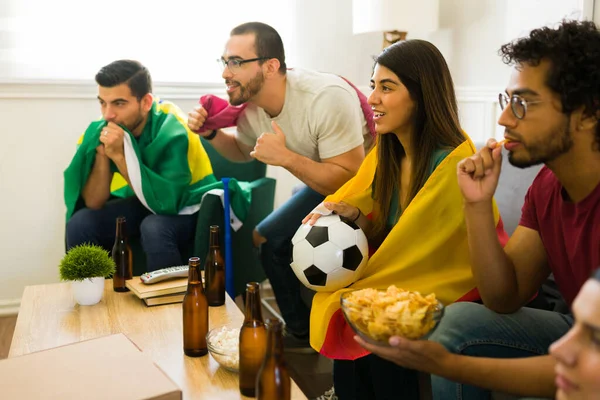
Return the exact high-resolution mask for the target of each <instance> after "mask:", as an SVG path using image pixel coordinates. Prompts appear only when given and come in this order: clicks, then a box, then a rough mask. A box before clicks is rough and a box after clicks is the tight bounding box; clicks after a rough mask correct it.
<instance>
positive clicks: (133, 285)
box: [125, 276, 188, 306]
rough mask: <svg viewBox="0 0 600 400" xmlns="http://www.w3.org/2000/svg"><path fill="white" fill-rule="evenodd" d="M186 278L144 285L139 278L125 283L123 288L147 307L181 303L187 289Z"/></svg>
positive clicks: (135, 277) (136, 277)
mask: <svg viewBox="0 0 600 400" xmlns="http://www.w3.org/2000/svg"><path fill="white" fill-rule="evenodd" d="M187 282H188V278H176V279H169V280H166V281H162V282H158V283H154V284H151V285H146V284H145V283H143V282H142V280H141V279H140V277H139V276H134V277H133V279H129V280H127V281H125V286H127V287H128V288H129V290H131V293H133V294H135V295H136V296H137V297H139V298H140V299H142V300H144V303H146V305H147V306H157V305H160V304H171V303H181V302H182V301H183V296H184V295H185V291H186V289H187Z"/></svg>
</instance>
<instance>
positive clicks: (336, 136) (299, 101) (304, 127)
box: [236, 68, 371, 161]
mask: <svg viewBox="0 0 600 400" xmlns="http://www.w3.org/2000/svg"><path fill="white" fill-rule="evenodd" d="M271 121H275V122H277V124H278V125H279V126H280V127H281V129H282V130H283V133H284V134H285V138H286V139H285V144H286V146H287V148H288V149H290V150H291V151H293V152H295V153H297V154H300V155H302V156H305V157H308V158H310V159H312V160H314V161H321V160H322V159H327V158H331V157H335V156H338V155H340V154H343V153H346V152H348V151H350V150H352V149H353V148H355V147H357V146H360V145H362V144H363V141H364V140H368V142H367V143H368V144H370V142H371V135H370V133H369V128H368V126H367V121H366V120H365V116H364V114H363V112H362V109H361V107H360V100H359V98H358V95H357V94H356V91H355V90H354V89H353V88H352V87H351V86H350V85H349V84H348V83H346V81H344V80H343V79H342V78H340V77H339V76H337V75H333V74H325V73H321V72H315V71H309V70H304V69H296V68H294V69H293V70H288V71H287V83H286V93H285V101H284V105H283V109H282V110H281V113H279V115H278V116H276V117H275V118H271V117H269V115H268V114H267V113H266V112H265V111H264V110H263V109H262V108H260V107H257V106H256V105H254V104H248V106H247V107H246V108H245V110H244V112H243V113H242V115H241V116H240V117H239V118H238V121H237V134H236V138H237V140H239V141H240V142H242V143H244V144H246V145H247V146H254V145H255V144H256V139H257V138H258V137H259V136H260V135H261V134H263V133H264V132H273V128H272V127H271ZM363 136H364V140H363ZM367 143H366V144H367Z"/></svg>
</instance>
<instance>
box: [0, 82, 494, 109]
mask: <svg viewBox="0 0 600 400" xmlns="http://www.w3.org/2000/svg"><path fill="white" fill-rule="evenodd" d="M358 88H359V89H360V90H361V91H362V92H363V93H369V92H370V89H369V87H368V86H359V87H358ZM500 90H501V89H498V88H493V87H485V86H481V87H480V86H457V87H456V97H457V99H458V101H459V103H479V102H483V103H495V102H497V100H498V93H499V91H500ZM154 93H155V94H156V95H157V96H160V97H162V98H166V99H170V100H195V99H198V98H199V97H200V96H203V95H205V94H215V95H218V96H226V92H225V87H224V85H223V83H220V82H219V83H198V82H194V83H166V82H156V83H155V84H154ZM96 95H97V92H96V84H95V82H93V81H84V80H73V81H66V80H65V81H42V80H17V81H15V80H0V99H93V98H95V97H96Z"/></svg>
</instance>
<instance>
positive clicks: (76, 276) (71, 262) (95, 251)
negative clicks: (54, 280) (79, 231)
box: [58, 244, 115, 281]
mask: <svg viewBox="0 0 600 400" xmlns="http://www.w3.org/2000/svg"><path fill="white" fill-rule="evenodd" d="M58 269H59V272H60V279H61V280H63V281H82V280H84V279H87V278H95V277H98V276H101V277H103V278H108V277H109V276H112V275H113V274H114V273H115V262H114V261H113V259H112V258H111V257H110V256H109V255H108V252H107V251H106V250H105V249H103V248H102V247H100V246H96V245H94V244H82V245H79V246H75V247H73V248H71V250H69V251H68V252H67V254H65V256H64V257H63V259H62V260H61V261H60V265H59V266H58Z"/></svg>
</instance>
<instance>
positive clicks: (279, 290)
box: [188, 22, 372, 352]
mask: <svg viewBox="0 0 600 400" xmlns="http://www.w3.org/2000/svg"><path fill="white" fill-rule="evenodd" d="M220 63H221V64H222V66H223V75H222V76H223V79H224V80H225V85H226V88H227V94H228V96H229V102H230V104H231V105H245V107H246V108H245V109H244V110H243V112H242V113H241V114H240V116H239V118H238V119H237V127H236V129H233V130H232V131H230V130H223V129H217V130H212V131H209V130H206V131H204V132H203V128H202V126H203V125H204V122H205V121H206V118H207V116H208V113H207V110H205V109H204V108H202V107H201V106H198V107H196V109H194V110H193V111H192V112H190V114H189V119H188V125H189V127H190V128H191V129H192V130H194V131H197V132H199V134H200V135H202V136H203V137H205V138H206V139H207V140H210V141H211V144H212V145H213V146H214V147H215V148H216V149H217V150H218V151H219V152H220V153H221V154H222V155H223V156H225V157H227V158H228V159H230V160H232V161H237V162H246V161H250V160H252V159H257V160H260V161H262V162H264V163H265V164H269V165H273V166H281V167H283V168H285V169H287V170H288V171H290V172H291V173H292V174H293V175H295V176H296V177H297V178H298V179H300V180H301V181H302V182H303V183H304V184H305V185H306V187H304V188H302V189H301V190H299V191H298V192H297V193H296V194H295V195H294V196H292V198H291V199H290V200H288V201H287V202H286V203H285V204H284V205H283V206H282V207H280V208H279V209H277V210H275V211H274V212H273V213H272V214H271V215H269V216H268V217H267V218H266V219H265V220H264V221H262V222H261V223H260V224H259V225H258V226H257V227H256V230H255V231H254V244H255V246H257V247H258V246H260V249H261V258H262V265H263V268H264V269H265V272H266V274H267V276H268V278H269V281H270V283H271V286H272V287H273V291H274V293H275V297H276V299H277V303H278V306H279V309H280V310H281V313H282V316H283V318H284V319H285V322H286V331H287V336H286V338H285V339H286V348H287V349H288V350H290V351H293V350H296V351H298V352H309V351H312V350H311V349H310V346H309V344H308V334H309V316H310V308H309V306H308V305H307V304H305V302H304V301H303V299H302V296H301V292H302V290H301V286H302V285H301V283H300V281H299V280H298V279H297V278H296V276H295V275H294V272H293V271H292V269H291V268H290V258H291V238H292V236H293V235H294V233H295V231H296V230H297V229H298V227H299V226H300V224H301V221H302V218H304V216H305V215H306V214H308V213H309V212H310V211H311V210H312V209H314V208H315V207H316V206H317V205H318V204H319V203H321V201H323V199H324V197H325V196H326V195H328V194H331V193H333V192H335V191H336V190H337V189H338V188H339V187H341V186H342V185H343V184H344V183H345V182H346V181H347V180H349V179H350V178H351V177H353V176H354V174H355V173H356V171H357V170H358V168H359V166H360V164H361V162H362V160H363V159H364V155H365V147H366V148H368V147H370V143H371V141H372V139H371V135H370V132H369V129H368V125H367V121H366V119H365V116H364V114H363V111H362V109H361V102H360V100H359V97H358V94H357V93H356V91H355V89H354V88H353V87H352V86H350V85H349V84H348V82H346V81H345V80H344V79H342V78H340V77H338V76H336V75H332V74H325V73H320V72H314V71H309V70H303V69H293V70H288V69H287V67H286V63H285V53H284V48H283V42H282V41H281V38H280V36H279V34H278V33H277V31H276V30H275V29H273V28H272V27H270V26H268V25H266V24H262V23H258V22H251V23H246V24H243V25H240V26H238V27H236V28H234V29H233V30H232V31H231V35H230V38H229V41H228V42H227V45H226V46H225V52H224V54H223V56H222V58H221V60H220ZM363 146H364V147H363ZM240 168H243V167H242V166H240Z"/></svg>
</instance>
